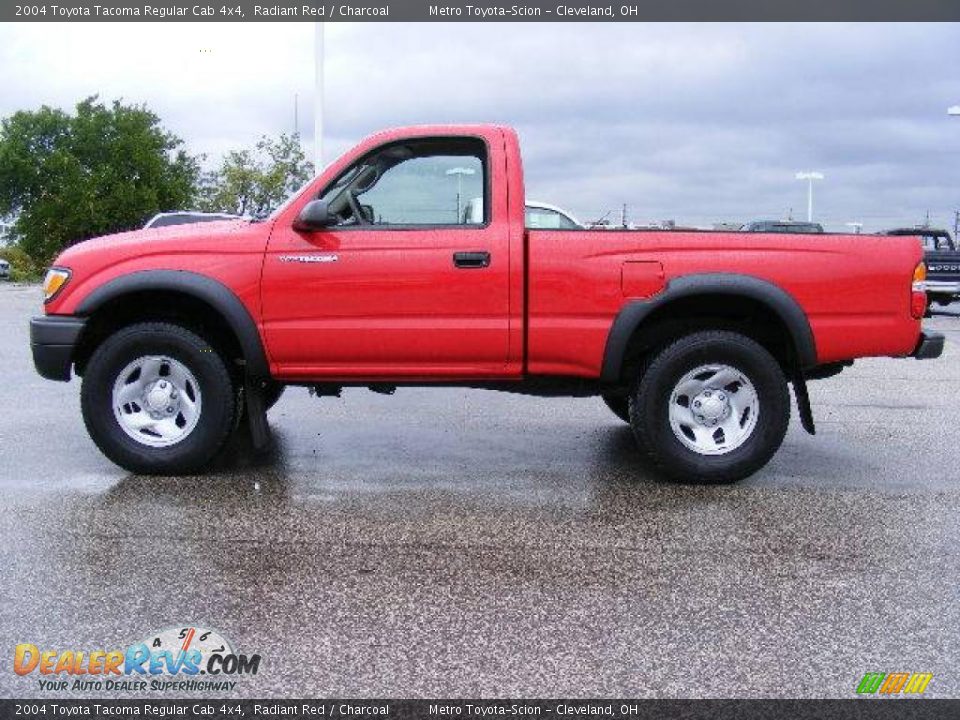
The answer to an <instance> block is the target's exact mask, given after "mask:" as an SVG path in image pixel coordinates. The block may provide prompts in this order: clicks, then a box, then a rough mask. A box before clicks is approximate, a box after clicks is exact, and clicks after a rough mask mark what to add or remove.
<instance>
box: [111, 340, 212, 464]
mask: <svg viewBox="0 0 960 720" xmlns="http://www.w3.org/2000/svg"><path fill="white" fill-rule="evenodd" d="M112 404H113V414H114V416H115V417H116V419H117V423H118V424H119V425H120V427H121V428H122V429H123V431H124V432H125V433H126V434H127V435H128V436H129V437H131V438H133V439H134V440H136V441H137V442H138V443H140V444H141V445H147V446H148V447H156V448H159V447H169V446H171V445H176V444H177V443H178V442H180V441H182V440H183V439H184V438H186V437H187V436H188V435H189V434H190V433H191V432H193V430H194V428H196V426H197V421H199V419H200V409H201V397H200V385H199V384H198V383H197V379H196V378H195V377H194V376H193V373H191V372H190V370H188V369H187V366H186V365H184V364H183V363H182V362H180V361H179V360H174V359H173V358H171V357H167V356H165V355H144V356H143V357H139V358H137V359H136V360H134V361H133V362H131V363H130V364H129V365H127V366H126V367H125V368H124V369H123V370H122V371H121V372H120V374H119V375H118V376H117V380H116V382H115V383H114V385H113V403H112Z"/></svg>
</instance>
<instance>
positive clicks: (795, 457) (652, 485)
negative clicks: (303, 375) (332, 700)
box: [0, 283, 960, 697]
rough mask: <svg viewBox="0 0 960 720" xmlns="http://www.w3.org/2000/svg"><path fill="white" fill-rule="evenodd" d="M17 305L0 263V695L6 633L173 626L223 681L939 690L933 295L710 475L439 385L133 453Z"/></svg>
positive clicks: (950, 315) (28, 291)
mask: <svg viewBox="0 0 960 720" xmlns="http://www.w3.org/2000/svg"><path fill="white" fill-rule="evenodd" d="M39 307H40V291H39V289H38V288H36V287H20V286H15V285H11V284H9V283H4V284H0V333H2V334H0V367H2V374H0V378H2V382H0V390H2V391H0V504H2V509H0V581H2V582H0V587H2V593H3V596H2V602H0V650H2V651H3V652H4V653H7V658H8V660H7V662H6V663H5V666H4V669H3V671H2V672H0V689H2V692H3V695H4V696H5V697H14V696H18V697H24V696H28V697H29V696H42V692H41V691H39V689H38V687H37V684H36V676H35V675H34V676H31V677H29V678H21V677H18V676H16V675H15V674H14V673H13V672H12V670H11V665H10V657H11V656H12V653H13V647H14V645H15V644H17V643H21V642H30V643H34V644H36V645H38V646H43V647H49V648H56V649H74V648H75V649H84V648H91V649H93V648H100V649H112V648H122V647H126V646H127V645H128V644H130V643H132V642H135V641H137V640H140V639H142V638H144V637H146V636H147V635H149V634H151V633H153V632H154V631H158V630H161V629H163V628H168V627H172V626H182V625H187V624H190V625H198V626H203V627H209V628H216V629H218V630H219V631H221V632H222V634H223V635H224V636H225V637H227V638H229V639H230V640H231V641H232V643H233V646H234V648H235V649H238V650H240V651H242V652H245V653H259V654H260V655H261V656H262V658H263V660H262V664H261V667H260V672H259V673H258V674H257V675H256V676H249V677H241V678H238V679H237V689H236V691H235V692H236V694H238V695H243V696H250V697H267V696H275V695H280V694H282V695H284V696H286V697H294V696H303V695H308V696H339V697H439V696H443V697H477V696H485V697H506V696H513V697H517V696H536V697H560V696H581V697H598V696H621V697H623V696H630V697H654V696H661V697H662V696H665V697H718V696H721V697H722V696H746V697H796V696H809V697H827V696H830V697H852V696H853V695H854V689H855V687H856V684H857V682H859V679H860V678H861V677H862V676H863V674H864V673H865V672H867V671H882V672H898V671H904V672H921V671H922V672H932V673H933V674H934V679H933V681H932V682H931V684H930V686H929V688H928V690H927V694H928V695H933V696H957V695H960V672H958V671H957V669H956V668H957V666H958V663H960V645H958V643H957V628H958V627H960V602H958V600H960V591H958V585H957V581H956V578H957V577H958V575H960V562H958V554H957V552H956V548H957V547H958V543H960V513H958V511H960V500H958V490H960V466H958V462H957V459H958V451H957V448H958V446H960V402H958V383H960V364H958V360H960V309H958V306H957V305H954V306H952V307H951V308H949V309H947V310H945V311H944V312H941V313H938V314H937V316H936V317H934V318H933V319H931V320H928V321H927V324H928V325H929V326H930V327H931V328H934V329H937V330H940V331H943V332H946V333H947V334H948V343H947V348H946V351H945V354H944V356H943V357H942V358H941V359H940V360H938V361H932V362H918V361H914V360H886V359H879V360H868V361H862V362H858V363H857V364H856V366H855V367H854V368H852V369H850V370H848V371H846V372H844V373H843V374H842V375H840V376H839V377H836V378H832V379H829V380H825V381H821V382H818V383H813V384H812V385H811V396H812V400H813V405H814V415H815V418H816V421H817V427H818V434H817V436H816V437H810V436H808V435H806V434H805V433H804V432H803V431H802V430H801V429H800V427H799V423H798V422H797V420H796V418H794V420H793V422H792V424H791V429H790V431H789V434H788V436H787V439H786V441H785V443H784V446H783V448H782V449H781V451H780V452H779V454H778V455H777V456H776V457H775V459H774V460H773V462H772V463H771V464H770V465H769V466H768V467H767V468H766V469H765V470H764V471H762V472H761V473H759V474H758V475H756V476H754V477H753V478H751V479H749V480H748V481H746V482H744V483H742V484H739V485H736V486H729V487H696V486H683V485H674V484H668V483H665V482H663V481H661V480H659V479H658V478H657V477H656V476H655V475H654V474H653V473H652V472H651V470H650V469H649V468H648V467H647V466H646V465H645V464H644V463H643V462H642V461H641V459H640V457H639V456H638V453H637V452H636V450H635V449H634V446H633V440H632V437H631V435H630V431H629V429H628V428H627V427H626V426H625V425H624V424H623V423H621V422H620V421H619V420H617V419H616V418H615V417H614V416H613V415H612V414H610V412H609V411H608V410H607V409H606V408H605V407H604V406H603V405H602V403H601V402H600V400H599V399H581V400H570V399H533V398H526V397H515V396H511V395H506V394H501V393H493V392H487V391H471V390H460V389H438V390H429V389H401V390H399V391H398V392H397V394H396V395H395V396H393V397H384V396H381V395H376V394H373V393H370V392H368V391H366V390H360V389H355V390H347V391H345V392H344V395H343V397H342V398H341V399H331V398H324V399H317V398H312V397H309V396H308V393H307V391H306V390H303V389H292V390H289V391H288V392H287V394H286V395H285V396H284V398H283V399H282V400H281V402H280V403H279V404H278V406H277V407H276V408H275V409H274V410H273V411H272V412H271V416H270V420H271V426H272V428H273V432H274V448H273V449H272V450H271V451H270V452H269V453H268V454H267V455H265V456H263V457H259V458H258V457H254V456H252V455H251V453H250V452H249V451H248V450H247V449H246V447H245V445H244V442H243V441H242V439H237V440H235V441H233V442H232V443H231V445H230V446H229V447H228V448H227V450H226V451H225V452H224V454H223V456H222V457H221V458H220V460H219V461H218V463H217V469H216V471H215V472H213V473H212V474H210V475H206V476H203V477H191V478H151V477H139V476H131V475H129V474H127V473H125V472H124V471H122V470H120V469H118V468H117V467H115V466H113V465H111V464H110V463H109V462H108V461H107V460H106V459H105V458H103V457H102V456H101V455H100V453H99V452H98V451H97V449H96V447H95V446H94V445H93V443H92V442H91V441H90V440H89V439H88V437H87V434H86V431H85V429H84V426H83V422H82V420H81V417H80V410H79V399H78V394H79V385H78V384H77V383H75V382H74V383H71V384H60V383H51V382H48V381H44V380H42V379H41V378H40V377H39V376H37V375H36V374H35V373H34V371H33V368H32V364H31V361H30V356H29V346H28V338H27V321H28V318H29V317H30V316H31V315H32V314H35V313H36V312H38V310H39ZM63 695H64V693H58V694H57V696H60V697H63ZM101 695H102V693H101Z"/></svg>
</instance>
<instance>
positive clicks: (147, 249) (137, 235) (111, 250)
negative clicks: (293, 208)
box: [54, 218, 254, 266]
mask: <svg viewBox="0 0 960 720" xmlns="http://www.w3.org/2000/svg"><path fill="white" fill-rule="evenodd" d="M252 222H254V221H251V220H249V219H245V218H241V219H236V220H217V221H212V222H202V223H189V224H185V225H168V226H166V227H159V228H142V229H139V230H130V231H128V232H121V233H114V234H112V235H102V236H100V237H95V238H90V239H89V240H83V241H82V242H79V243H77V244H76V245H71V246H70V247H68V248H67V249H66V250H64V251H63V252H62V253H61V254H60V256H59V257H58V258H57V260H56V262H55V263H54V264H55V265H66V266H69V265H71V264H72V263H75V262H77V261H78V260H82V259H84V258H86V257H88V256H91V255H94V254H96V255H98V256H103V255H111V256H113V258H114V259H116V258H118V257H129V256H132V255H150V254H153V253H165V252H171V251H176V252H182V251H188V252H189V251H198V252H203V251H207V250H209V249H212V248H215V247H216V245H217V243H218V242H223V241H224V240H226V239H229V238H232V237H233V236H235V235H237V234H238V233H242V232H243V231H244V230H246V229H247V228H249V227H250V225H251V223H252Z"/></svg>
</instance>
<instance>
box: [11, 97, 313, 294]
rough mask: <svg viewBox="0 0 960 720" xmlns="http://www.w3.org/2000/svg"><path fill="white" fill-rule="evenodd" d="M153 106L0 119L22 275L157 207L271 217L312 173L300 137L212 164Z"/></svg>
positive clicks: (16, 261) (91, 106)
mask: <svg viewBox="0 0 960 720" xmlns="http://www.w3.org/2000/svg"><path fill="white" fill-rule="evenodd" d="M204 160H205V158H204V156H202V155H191V154H190V153H189V152H187V150H186V149H185V147H184V142H183V140H182V139H180V138H179V137H177V136H176V135H174V134H173V133H171V132H169V131H168V130H167V129H165V128H164V127H163V125H162V123H161V120H160V118H159V117H158V116H157V115H156V114H155V113H153V112H152V111H150V110H149V109H148V108H147V107H146V106H145V105H129V104H124V103H123V102H121V101H119V100H117V101H114V102H113V103H110V104H105V103H103V102H101V101H100V100H99V99H98V98H97V97H96V96H94V97H89V98H86V99H84V100H82V101H81V102H79V103H77V105H76V107H75V110H74V112H73V113H67V112H64V111H63V110H60V109H57V108H51V107H47V106H43V107H41V108H40V109H39V110H22V111H19V112H16V113H14V114H13V115H10V116H9V117H6V118H3V120H2V121H0V218H4V219H5V221H6V222H7V223H8V224H9V227H10V230H9V236H10V240H11V241H12V242H11V245H10V247H8V248H6V249H2V250H0V254H2V255H4V256H6V258H7V259H8V260H10V261H11V265H12V269H13V271H14V273H15V278H18V277H19V278H20V279H29V278H30V277H31V276H35V275H36V274H38V273H39V272H42V270H43V268H45V267H46V266H47V265H49V263H50V262H51V261H52V260H53V258H55V257H56V255H57V254H58V253H59V252H60V251H61V250H62V249H63V248H65V247H66V246H68V245H71V244H73V243H76V242H79V241H81V240H85V239H87V238H91V237H96V236H98V235H105V234H109V233H114V232H120V231H123V230H132V229H134V228H138V227H142V226H143V224H144V223H145V222H146V221H147V220H148V219H149V218H150V217H152V216H153V215H155V214H157V213H158V212H166V211H173V210H202V211H206V212H224V213H233V214H237V215H249V216H263V215H266V214H269V213H270V212H271V211H272V210H273V209H274V208H276V207H277V206H278V205H280V204H281V203H282V202H283V201H284V200H285V199H286V198H287V197H288V196H289V195H290V193H292V192H293V191H294V190H296V189H297V188H299V187H300V186H302V185H303V184H304V183H305V182H306V181H307V180H309V179H310V177H312V175H313V171H314V169H313V164H312V163H310V162H308V161H307V160H306V158H305V155H304V152H303V148H302V147H301V144H300V138H299V136H298V135H296V134H293V135H286V134H281V135H279V136H277V137H266V136H264V137H262V138H261V139H260V140H259V141H258V142H257V143H256V144H255V145H254V147H252V148H246V149H240V150H233V151H230V152H228V153H226V154H225V155H224V157H223V158H222V160H221V161H220V164H219V165H218V166H217V167H215V168H214V169H212V170H207V171H204V170H203V169H202V163H203V161H204Z"/></svg>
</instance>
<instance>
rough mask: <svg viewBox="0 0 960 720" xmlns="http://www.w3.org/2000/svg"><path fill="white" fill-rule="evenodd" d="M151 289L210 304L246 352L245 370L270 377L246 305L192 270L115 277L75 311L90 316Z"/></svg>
mask: <svg viewBox="0 0 960 720" xmlns="http://www.w3.org/2000/svg"><path fill="white" fill-rule="evenodd" d="M151 290H163V291H167V292H177V293H182V294H184V295H189V296H192V297H194V298H196V299H198V300H201V301H203V302H205V303H207V304H208V305H209V306H210V307H212V308H213V309H214V310H216V311H217V312H218V313H220V315H221V316H223V318H224V320H225V322H226V323H227V325H228V326H229V327H230V329H231V330H232V331H233V333H234V335H235V336H236V338H237V341H238V342H239V344H240V348H241V350H242V351H243V356H244V360H245V362H246V369H247V372H248V374H249V375H251V376H253V377H258V378H260V377H262V378H268V377H270V364H269V362H268V360H267V354H266V351H265V350H264V347H263V341H262V339H261V337H260V331H259V330H258V329H257V324H256V322H254V320H253V318H252V317H251V316H250V312H249V311H248V310H247V308H246V306H244V304H243V303H242V302H241V301H240V298H238V297H237V296H236V295H235V294H234V292H233V291H232V290H231V289H230V288H228V287H227V286H226V285H224V284H223V283H221V282H219V281H218V280H214V279H213V278H211V277H208V276H206V275H201V274H199V273H195V272H190V271H189V270H142V271H138V272H134V273H130V274H129V275H123V276H121V277H118V278H115V279H114V280H111V281H109V282H107V283H105V284H103V285H101V286H100V287H98V288H96V289H95V290H93V292H91V293H90V294H89V295H87V297H86V298H84V299H83V301H81V303H80V304H79V305H78V306H77V309H76V311H75V314H76V315H78V316H83V317H89V316H91V315H93V314H94V313H95V312H96V311H97V310H98V309H99V308H101V307H102V306H104V305H105V304H106V303H108V302H111V301H113V300H116V299H118V298H120V297H122V296H123V295H128V294H131V293H138V292H144V291H151Z"/></svg>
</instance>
